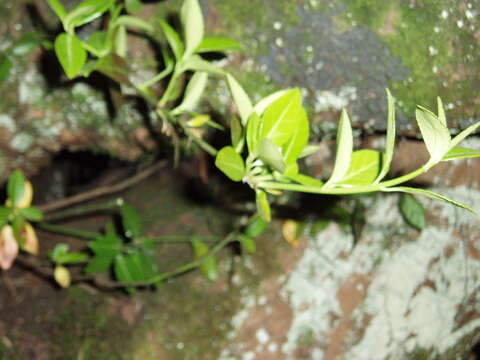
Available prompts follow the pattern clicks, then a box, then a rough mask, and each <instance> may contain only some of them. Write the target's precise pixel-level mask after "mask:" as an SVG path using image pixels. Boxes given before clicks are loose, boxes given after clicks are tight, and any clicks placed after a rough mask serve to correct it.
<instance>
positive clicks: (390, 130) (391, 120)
mask: <svg viewBox="0 0 480 360" xmlns="http://www.w3.org/2000/svg"><path fill="white" fill-rule="evenodd" d="M387 101H388V115H387V137H386V140H385V157H384V160H383V164H382V171H380V174H378V177H377V178H376V179H375V183H379V182H380V181H381V180H382V179H383V178H384V177H385V176H386V175H387V174H388V172H389V170H390V164H391V163H392V159H393V150H394V148H395V99H394V98H393V96H392V94H391V93H390V91H389V90H388V89H387Z"/></svg>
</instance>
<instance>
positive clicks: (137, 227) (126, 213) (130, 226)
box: [120, 203, 142, 238]
mask: <svg viewBox="0 0 480 360" xmlns="http://www.w3.org/2000/svg"><path fill="white" fill-rule="evenodd" d="M120 214H121V216H122V225H123V229H124V230H125V235H126V236H128V237H130V238H136V237H138V236H140V235H141V234H142V222H141V220H140V215H139V214H138V211H137V210H136V209H135V208H134V207H133V206H131V205H129V204H126V203H125V204H123V205H122V206H121V208H120Z"/></svg>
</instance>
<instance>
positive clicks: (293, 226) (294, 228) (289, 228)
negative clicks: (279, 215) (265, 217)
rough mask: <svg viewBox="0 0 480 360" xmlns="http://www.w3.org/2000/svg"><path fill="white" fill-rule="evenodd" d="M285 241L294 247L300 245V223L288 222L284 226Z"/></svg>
mask: <svg viewBox="0 0 480 360" xmlns="http://www.w3.org/2000/svg"><path fill="white" fill-rule="evenodd" d="M282 234H283V237H284V239H285V240H286V241H287V242H288V243H289V244H290V245H292V246H293V247H297V246H298V244H299V236H298V223H297V222H296V221H294V220H286V221H285V222H284V223H283V226H282Z"/></svg>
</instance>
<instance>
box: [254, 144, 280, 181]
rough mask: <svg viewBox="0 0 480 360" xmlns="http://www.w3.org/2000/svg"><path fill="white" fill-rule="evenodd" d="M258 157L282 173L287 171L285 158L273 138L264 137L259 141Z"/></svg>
mask: <svg viewBox="0 0 480 360" xmlns="http://www.w3.org/2000/svg"><path fill="white" fill-rule="evenodd" d="M258 157H259V158H260V160H262V161H263V163H264V164H266V165H268V166H271V167H272V168H273V169H275V170H277V171H278V172H280V173H282V174H283V172H284V171H285V160H284V159H283V155H282V153H281V152H280V150H279V149H278V148H277V147H276V146H275V144H274V143H273V141H272V140H270V139H268V138H264V139H262V140H260V142H259V143H258Z"/></svg>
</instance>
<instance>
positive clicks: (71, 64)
mask: <svg viewBox="0 0 480 360" xmlns="http://www.w3.org/2000/svg"><path fill="white" fill-rule="evenodd" d="M55 54H56V55H57V58H58V60H59V61H60V64H61V65H62V68H63V70H64V71H65V73H66V74H67V76H68V77H69V78H70V79H73V78H74V77H75V76H77V75H78V74H79V73H80V71H81V70H82V68H83V65H85V62H86V60H87V52H86V51H85V49H84V48H83V46H82V42H81V41H80V40H79V39H78V38H77V37H76V36H75V35H71V34H66V33H62V34H60V35H58V36H57V38H56V39H55Z"/></svg>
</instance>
